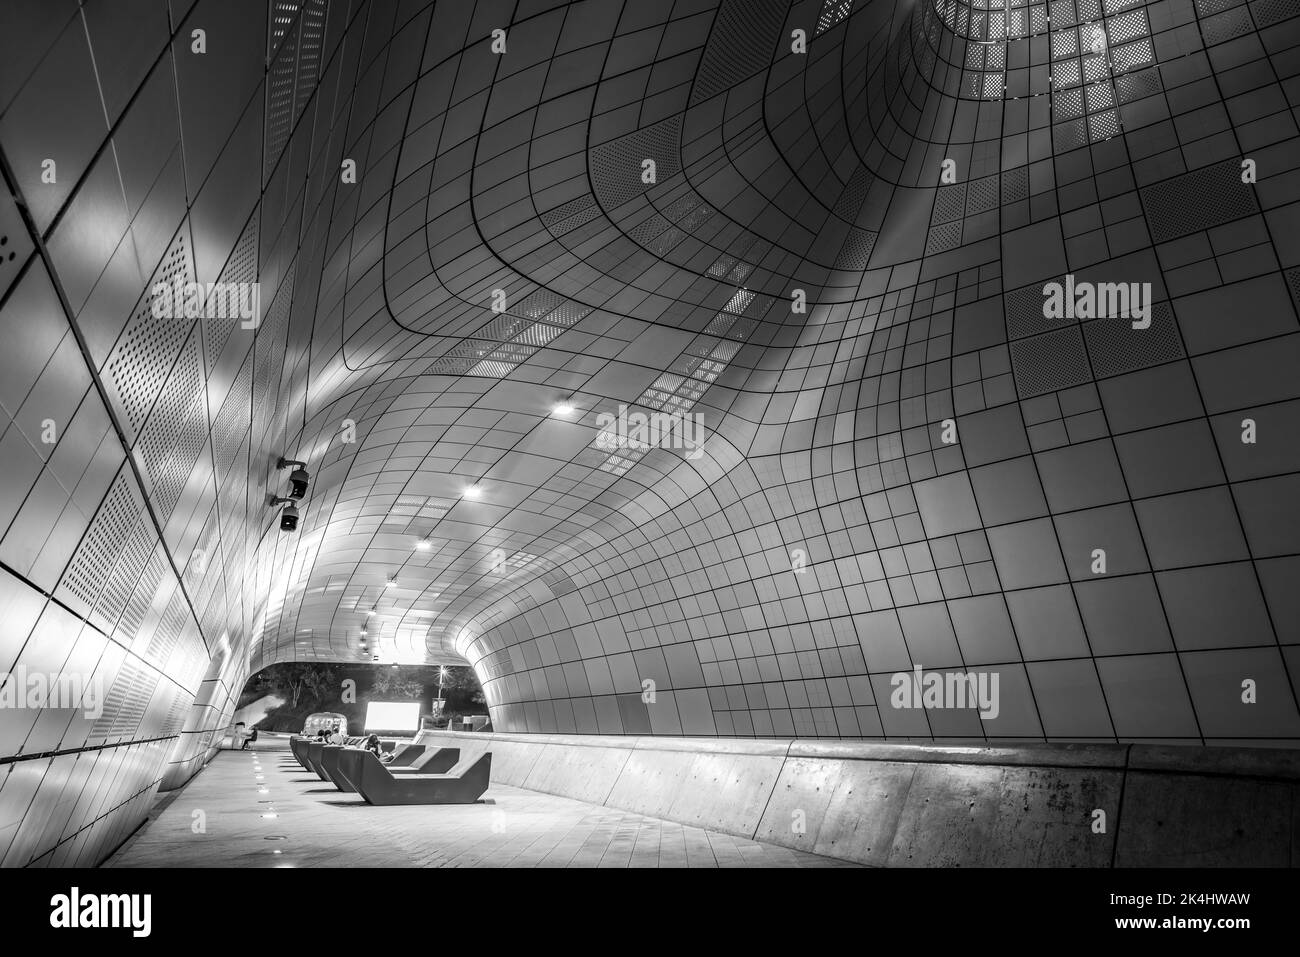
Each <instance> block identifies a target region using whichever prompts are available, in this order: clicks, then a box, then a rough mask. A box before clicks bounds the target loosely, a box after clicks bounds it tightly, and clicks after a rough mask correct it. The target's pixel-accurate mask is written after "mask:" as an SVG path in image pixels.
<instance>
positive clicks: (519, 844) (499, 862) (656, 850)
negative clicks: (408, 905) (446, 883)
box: [105, 741, 851, 868]
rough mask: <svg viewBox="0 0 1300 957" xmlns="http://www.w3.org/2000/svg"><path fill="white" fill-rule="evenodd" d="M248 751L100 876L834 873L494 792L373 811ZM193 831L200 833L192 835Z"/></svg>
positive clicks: (769, 847) (679, 830)
mask: <svg viewBox="0 0 1300 957" xmlns="http://www.w3.org/2000/svg"><path fill="white" fill-rule="evenodd" d="M256 747H257V748H258V750H257V752H255V753H254V754H249V753H247V752H235V751H223V752H221V753H220V754H219V755H218V756H217V757H216V758H215V759H214V760H213V761H212V763H211V764H209V765H208V767H207V768H206V769H204V771H203V773H201V774H199V775H196V776H195V777H194V778H193V779H192V780H191V781H190V782H189V784H187V785H186V786H185V787H184V788H183V789H181V790H179V791H176V792H173V793H172V794H171V795H169V796H168V797H166V798H164V803H163V804H162V805H161V806H160V808H158V809H155V811H154V812H153V813H152V814H151V815H150V819H149V820H148V822H147V823H146V824H145V825H144V826H143V827H142V828H141V829H140V830H139V831H138V832H136V834H135V835H134V836H133V837H132V838H131V840H130V841H128V842H127V844H126V845H125V846H124V847H122V848H121V849H120V850H119V851H118V852H117V853H116V854H114V855H113V856H112V857H111V858H110V859H109V860H108V861H107V862H106V865H105V866H107V867H169V868H171V867H212V866H234V867H317V866H323V867H486V866H496V867H759V866H761V867H842V866H846V863H845V862H843V861H839V860H836V859H833V858H828V857H824V856H820V855H816V854H810V853H807V852H803V851H799V850H794V849H791V848H786V847H781V846H778V845H775V844H772V843H768V842H765V841H756V840H754V839H752V838H745V837H741V836H738V835H734V834H728V833H723V832H721V831H714V830H708V829H705V828H701V827H692V826H690V825H686V824H682V823H680V822H676V821H667V820H663V819H659V818H655V817H651V816H648V815H644V814H636V813H633V812H630V811H625V810H621V809H618V808H609V807H602V806H601V805H599V804H593V803H590V802H586V801H579V800H574V799H572V798H568V797H561V796H557V795H554V794H542V793H538V792H536V791H529V790H525V789H522V788H518V787H512V786H510V785H508V784H503V783H498V782H493V784H492V787H491V789H490V790H489V791H488V792H487V794H486V795H485V796H484V798H483V800H481V801H479V802H477V803H475V804H465V805H438V806H427V805H425V806H410V807H374V806H371V805H368V804H366V803H365V801H363V800H362V799H361V797H360V796H359V795H355V794H344V793H342V792H340V791H338V790H336V789H335V788H334V787H333V785H327V784H323V783H322V782H320V781H319V780H317V779H316V776H315V775H314V774H311V773H310V772H307V771H304V770H303V769H302V768H301V767H300V766H299V765H298V763H297V762H296V761H294V759H293V757H292V756H291V755H290V754H289V753H288V750H287V749H286V748H285V746H284V744H283V742H277V741H271V742H269V743H263V742H258V744H257V745H256ZM259 775H260V776H261V777H260V778H259V777H258V776H259ZM263 790H264V791H265V792H266V793H262V792H263ZM268 814H273V815H275V816H274V817H267V816H266V815H268ZM199 822H201V826H202V829H201V830H196V827H197V826H199ZM847 866H851V865H847Z"/></svg>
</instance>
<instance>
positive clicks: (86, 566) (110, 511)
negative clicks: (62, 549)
mask: <svg viewBox="0 0 1300 957" xmlns="http://www.w3.org/2000/svg"><path fill="white" fill-rule="evenodd" d="M143 508H144V500H143V499H142V498H141V497H140V495H139V493H138V492H137V491H136V488H135V482H134V481H133V480H132V479H131V477H130V474H129V473H128V472H127V470H126V468H125V467H123V469H122V471H120V472H119V473H118V476H117V478H116V479H115V480H114V482H113V484H112V486H111V487H110V488H109V490H108V494H107V495H106V496H105V497H104V502H103V504H102V505H101V506H100V507H99V510H98V511H96V513H95V520H94V521H93V522H92V523H91V525H90V528H89V530H88V531H87V532H86V535H85V537H84V538H83V539H82V540H81V544H80V545H78V546H77V551H76V552H75V553H74V554H73V556H72V561H71V562H69V564H68V569H67V571H66V572H65V573H64V575H63V580H62V583H61V584H62V587H64V588H66V589H68V590H69V591H70V592H71V593H72V594H73V595H75V596H76V597H77V598H79V599H81V601H82V602H84V603H85V605H86V608H87V610H89V608H90V607H93V606H94V604H95V603H96V601H97V600H98V599H99V595H100V593H101V592H102V591H103V588H104V584H105V583H106V582H107V581H108V576H109V575H110V574H111V573H112V571H113V565H114V563H115V562H116V561H117V557H118V553H119V552H120V551H121V549H122V547H123V545H124V544H125V543H126V539H127V535H128V534H129V533H130V530H131V528H132V526H134V525H135V523H136V519H137V518H138V517H139V516H140V513H141V511H142V510H143Z"/></svg>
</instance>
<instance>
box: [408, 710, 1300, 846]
mask: <svg viewBox="0 0 1300 957" xmlns="http://www.w3.org/2000/svg"><path fill="white" fill-rule="evenodd" d="M422 738H423V739H424V740H426V741H437V742H438V743H441V744H445V745H447V746H455V747H459V748H461V752H462V755H461V756H462V759H464V758H466V757H475V756H477V755H478V754H481V753H482V752H483V751H487V750H490V751H491V752H492V780H493V781H494V782H499V783H502V784H510V785H515V786H517V787H523V788H528V789H530V790H534V791H543V792H546V793H548V794H558V795H562V796H564V797H571V798H576V799H578V800H581V801H588V802H591V803H594V804H601V805H604V806H606V807H611V808H619V809H622V810H627V811H635V812H637V813H640V814H646V815H650V816H653V817H659V818H663V819H665V820H670V821H677V822H680V823H683V824H689V825H693V826H696V827H702V828H708V829H711V830H716V831H723V832H726V833H728V834H736V835H740V836H743V837H748V838H754V839H756V840H760V841H767V842H770V843H773V844H780V845H784V846H786V847H793V848H797V849H799V850H805V851H811V852H814V853H817V854H824V855H828V856H831V857H838V858H843V859H845V860H850V861H857V862H860V863H863V864H869V865H875V866H881V867H976V866H1031V867H1043V866H1046V867H1109V866H1118V867H1134V866H1137V867H1142V866H1198V867H1201V866H1243V867H1250V866H1283V867H1285V866H1290V865H1292V864H1294V863H1296V862H1297V861H1300V752H1297V751H1281V750H1264V749H1252V750H1245V749H1243V750H1237V749H1230V748H1195V747H1156V746H1147V745H1031V746H1023V747H987V748H973V747H945V746H942V745H892V744H870V743H863V742H851V741H842V742H827V741H799V740H796V741H789V740H750V739H734V738H656V737H644V738H638V737H604V736H587V735H550V734H536V735H526V734H483V733H477V734H470V733H463V732H425V733H424V734H423V735H422ZM451 739H455V740H454V741H453V740H451ZM1097 810H1101V811H1103V812H1104V813H1105V830H1104V831H1100V830H1097V829H1095V828H1094V820H1095V817H1094V812H1095V811H1097Z"/></svg>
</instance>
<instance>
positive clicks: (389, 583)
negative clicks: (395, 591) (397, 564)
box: [384, 575, 397, 588]
mask: <svg viewBox="0 0 1300 957" xmlns="http://www.w3.org/2000/svg"><path fill="white" fill-rule="evenodd" d="M396 584H397V578H396V577H394V576H392V575H390V576H389V577H388V581H386V582H384V587H385V588H392V587H393V586H395V585H396Z"/></svg>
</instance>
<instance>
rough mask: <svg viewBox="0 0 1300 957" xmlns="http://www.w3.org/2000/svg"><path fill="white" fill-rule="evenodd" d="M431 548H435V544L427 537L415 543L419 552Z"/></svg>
mask: <svg viewBox="0 0 1300 957" xmlns="http://www.w3.org/2000/svg"><path fill="white" fill-rule="evenodd" d="M431 548H433V546H432V545H431V544H429V540H428V539H427V538H422V539H420V540H419V541H418V542H416V543H415V550H416V551H417V552H427V551H428V550H429V549H431Z"/></svg>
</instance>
